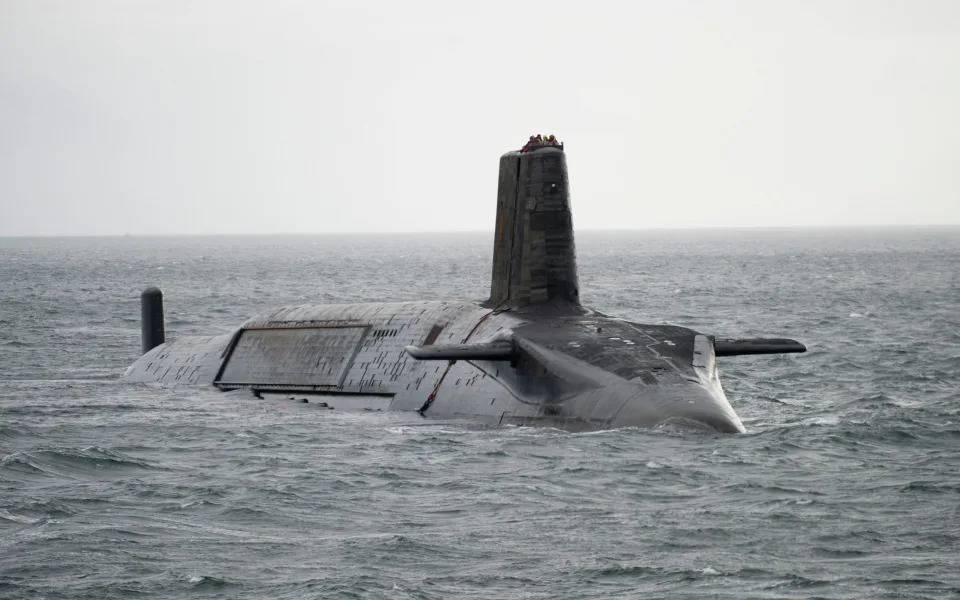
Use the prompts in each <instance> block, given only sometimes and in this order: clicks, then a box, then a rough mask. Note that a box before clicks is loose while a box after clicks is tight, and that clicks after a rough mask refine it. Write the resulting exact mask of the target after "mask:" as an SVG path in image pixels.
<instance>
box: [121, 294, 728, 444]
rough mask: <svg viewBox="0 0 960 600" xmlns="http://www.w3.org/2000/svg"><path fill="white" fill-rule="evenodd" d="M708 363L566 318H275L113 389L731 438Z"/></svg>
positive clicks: (697, 347) (365, 313)
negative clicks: (168, 389)
mask: <svg viewBox="0 0 960 600" xmlns="http://www.w3.org/2000/svg"><path fill="white" fill-rule="evenodd" d="M558 312H559V314H558ZM491 340H494V341H496V340H501V341H503V340H510V342H509V343H510V344H512V345H513V346H512V347H515V348H516V353H515V354H512V355H511V356H509V357H507V356H504V357H502V358H501V359H494V360H490V359H486V358H483V357H480V358H475V359H472V358H466V359H462V360H456V359H445V358H438V359H436V360H419V359H416V358H414V357H413V356H411V354H410V353H409V351H408V350H407V348H408V347H411V346H413V347H419V348H427V349H429V348H448V347H459V348H471V347H478V346H479V345H482V344H484V343H485V342H489V341H491ZM712 357H713V354H712V344H711V340H710V338H708V337H706V336H702V335H700V334H697V333H696V332H694V331H691V330H689V329H685V328H680V327H671V326H663V325H642V324H636V323H630V322H628V321H623V320H619V319H612V318H610V317H607V316H605V315H602V314H600V313H595V312H592V311H588V310H585V309H582V308H580V307H569V308H568V309H567V310H563V308H562V307H561V308H560V309H558V307H556V306H549V305H548V306H543V307H526V308H516V309H501V310H495V309H491V308H485V307H483V306H481V305H479V304H474V303H470V302H405V303H371V304H354V305H326V306H296V307H287V308H282V309H279V310H277V311H274V312H272V313H269V314H266V315H262V316H260V317H256V318H253V319H250V320H249V321H247V322H246V323H244V324H243V325H242V326H241V327H240V328H239V329H237V330H236V331H235V332H233V333H231V334H226V335H221V336H214V337H195V338H189V337H188V338H181V339H179V340H176V341H173V342H168V343H166V344H162V345H160V346H158V347H156V348H154V349H153V350H151V351H149V352H147V353H146V354H144V355H143V356H142V357H141V358H140V359H139V360H138V361H137V362H135V363H134V364H133V365H132V366H131V367H130V368H129V369H128V370H127V372H126V373H125V374H124V379H125V380H126V381H128V382H144V383H160V384H168V385H202V386H215V387H217V388H220V389H223V390H233V389H241V388H248V389H251V390H253V391H254V392H257V393H260V394H277V393H280V394H285V395H288V396H289V395H292V396H294V397H296V398H303V399H306V400H308V401H313V402H322V403H324V404H325V405H326V406H327V407H328V408H332V409H342V410H389V411H419V412H420V413H421V414H423V415H424V416H426V417H435V418H443V419H457V418H468V419H471V420H480V421H483V422H486V423H491V424H515V425H537V426H550V427H558V428H561V429H566V430H571V431H584V430H596V429H604V428H614V427H630V426H642V427H653V426H657V425H660V424H668V423H677V424H692V425H695V426H699V427H706V428H710V429H715V430H717V431H725V432H737V431H742V430H743V426H742V424H741V423H740V420H739V418H737V416H736V414H735V413H734V411H733V409H732V408H731V407H730V404H729V402H727V399H726V397H725V396H724V395H723V390H722V388H721V387H720V385H719V380H718V379H717V378H716V368H715V365H714V363H713V358H712Z"/></svg>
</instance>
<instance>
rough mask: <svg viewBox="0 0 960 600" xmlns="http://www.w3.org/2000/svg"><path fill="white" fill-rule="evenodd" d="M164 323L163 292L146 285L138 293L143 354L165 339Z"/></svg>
mask: <svg viewBox="0 0 960 600" xmlns="http://www.w3.org/2000/svg"><path fill="white" fill-rule="evenodd" d="M165 329H166V325H165V323H164V318H163V292H161V291H160V288H156V287H148V288H147V289H145V290H143V293H141V294H140V330H141V333H140V343H141V349H142V351H143V354H146V353H147V352H150V351H151V350H153V349H154V348H156V347H157V346H159V345H160V344H162V343H163V342H164V341H165Z"/></svg>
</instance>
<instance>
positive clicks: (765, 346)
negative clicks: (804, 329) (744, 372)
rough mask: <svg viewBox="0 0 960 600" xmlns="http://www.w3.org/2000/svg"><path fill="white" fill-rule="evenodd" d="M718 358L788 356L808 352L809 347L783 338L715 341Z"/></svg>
mask: <svg viewBox="0 0 960 600" xmlns="http://www.w3.org/2000/svg"><path fill="white" fill-rule="evenodd" d="M714 348H715V350H716V353H717V356H743V355H745V354H787V353H791V352H806V351H807V347H806V346H804V345H803V344H801V343H800V342H798V341H796V340H788V339H783V338H755V339H746V340H714Z"/></svg>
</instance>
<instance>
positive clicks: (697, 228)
mask: <svg viewBox="0 0 960 600" xmlns="http://www.w3.org/2000/svg"><path fill="white" fill-rule="evenodd" d="M951 228H960V223H936V224H934V223H912V224H903V223H889V224H887V223H862V224H844V225H702V226H662V227H657V226H652V227H611V228H593V227H586V228H582V229H577V228H574V232H575V233H576V232H581V233H629V232H644V231H773V230H798V231H799V230H808V231H809V230H841V229H847V230H852V229H951ZM465 233H466V234H479V233H484V234H493V233H494V230H493V229H445V230H419V231H300V232H291V231H270V232H263V231H260V232H231V233H225V232H193V233H68V234H57V233H40V234H32V235H31V234H28V235H16V234H13V235H8V234H0V239H36V238H161V237H230V236H237V237H256V236H263V237H266V236H280V235H283V236H317V235H330V236H337V235H443V234H465Z"/></svg>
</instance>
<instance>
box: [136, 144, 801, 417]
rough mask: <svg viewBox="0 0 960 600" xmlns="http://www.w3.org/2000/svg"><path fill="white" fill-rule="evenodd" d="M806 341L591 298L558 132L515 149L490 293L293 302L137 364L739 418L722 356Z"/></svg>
mask: <svg viewBox="0 0 960 600" xmlns="http://www.w3.org/2000/svg"><path fill="white" fill-rule="evenodd" d="M145 316H146V313H145ZM145 323H146V320H145ZM798 351H803V346H802V344H799V343H798V342H795V341H793V340H782V339H774V340H770V339H766V340H717V341H716V342H714V339H713V338H712V337H710V336H706V335H702V334H700V333H698V332H696V331H692V330H690V329H686V328H683V327H674V326H670V325H646V324H641V323H632V322H629V321H624V320H620V319H615V318H611V317H608V316H606V315H603V314H600V313H597V312H594V311H591V310H589V309H586V308H584V307H582V306H581V305H580V302H579V289H578V282H577V269H576V261H575V256H574V244H573V226H572V222H571V219H570V202H569V192H568V184H567V174H566V163H565V158H564V155H563V152H562V151H561V150H560V149H558V148H555V147H545V148H540V149H538V150H537V151H535V152H529V153H524V154H520V153H517V152H510V153H507V154H505V155H504V156H502V157H501V159H500V187H499V192H498V200H497V226H496V234H495V247H494V261H493V271H492V282H491V296H490V300H489V301H488V302H486V303H484V304H483V305H477V304H474V303H472V302H400V303H372V304H342V305H303V306H291V307H284V308H280V309H277V310H275V311H273V312H271V313H268V314H265V315H261V316H258V317H254V318H252V319H250V320H248V321H247V322H246V323H244V324H243V325H242V326H241V327H240V328H239V329H238V330H237V331H236V332H234V333H232V334H228V335H224V336H218V337H212V338H185V339H181V340H176V341H174V342H168V343H166V344H162V345H160V346H158V347H157V348H154V349H153V350H151V351H150V352H147V353H146V354H145V355H144V356H143V357H141V358H140V360H138V361H137V362H136V363H134V364H133V365H132V366H131V367H130V368H129V369H128V370H127V372H126V374H125V375H124V378H125V379H126V380H127V381H139V382H157V383H162V384H176V383H180V384H191V385H204V384H205V385H215V386H217V387H219V388H221V389H237V388H250V389H252V390H254V391H255V392H257V393H258V394H263V393H274V394H277V393H279V394H292V395H293V396H292V397H295V398H300V399H305V400H307V401H308V402H314V401H315V402H316V403H318V405H319V406H321V407H322V408H325V409H341V410H342V409H364V410H408V411H419V412H420V413H421V414H423V415H424V416H435V417H441V418H458V417H465V418H470V419H475V420H481V421H484V422H488V423H501V424H521V425H532V424H536V425H543V426H553V427H560V428H564V429H568V430H589V429H601V428H609V427H624V426H637V425H639V426H657V425H661V424H668V423H677V424H685V425H691V424H692V425H694V426H697V427H707V428H710V429H714V430H717V431H725V432H738V431H743V425H742V424H741V423H740V419H739V418H738V417H737V415H736V413H735V412H734V410H733V408H732V407H731V406H730V404H729V402H728V401H727V399H726V396H725V395H724V393H723V389H722V387H721V385H720V380H719V377H718V375H717V367H716V356H720V355H727V356H729V355H736V354H756V353H769V352H798Z"/></svg>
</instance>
